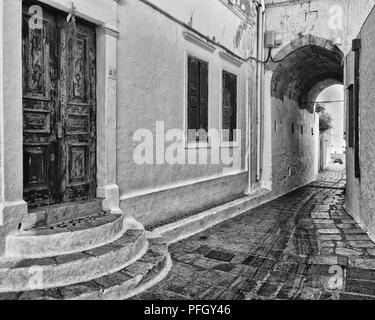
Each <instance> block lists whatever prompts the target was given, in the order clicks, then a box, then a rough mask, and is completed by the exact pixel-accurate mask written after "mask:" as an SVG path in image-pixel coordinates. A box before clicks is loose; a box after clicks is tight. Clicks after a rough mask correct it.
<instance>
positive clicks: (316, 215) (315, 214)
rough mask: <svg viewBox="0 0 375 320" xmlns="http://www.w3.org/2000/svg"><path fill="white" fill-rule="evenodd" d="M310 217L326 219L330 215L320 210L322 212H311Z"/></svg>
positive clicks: (328, 218)
mask: <svg viewBox="0 0 375 320" xmlns="http://www.w3.org/2000/svg"><path fill="white" fill-rule="evenodd" d="M311 217H312V218H313V219H327V220H330V219H331V217H330V216H329V213H327V212H324V211H322V212H313V213H312V214H311Z"/></svg>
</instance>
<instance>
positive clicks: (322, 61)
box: [270, 35, 343, 194]
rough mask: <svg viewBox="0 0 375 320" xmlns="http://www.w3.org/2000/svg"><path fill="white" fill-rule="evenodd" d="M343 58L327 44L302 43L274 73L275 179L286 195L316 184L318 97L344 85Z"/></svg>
mask: <svg viewBox="0 0 375 320" xmlns="http://www.w3.org/2000/svg"><path fill="white" fill-rule="evenodd" d="M342 58H343V54H342V52H341V50H340V49H339V48H338V47H337V46H334V45H333V44H332V43H331V42H330V41H329V40H326V39H322V38H317V37H314V36H311V35H309V36H305V37H301V38H299V39H297V40H295V41H293V42H292V43H290V44H289V45H287V46H286V47H284V48H283V49H282V50H280V51H279V52H278V54H277V55H276V56H275V57H274V58H273V62H272V63H271V65H270V69H271V70H272V71H273V75H272V80H271V84H270V86H271V88H270V90H271V92H270V93H271V112H272V124H273V128H272V132H273V134H272V177H273V185H274V190H275V192H277V193H279V194H282V193H285V192H288V191H290V190H291V189H294V188H296V187H299V186H301V185H304V184H306V183H308V182H311V181H313V180H315V178H316V174H317V173H318V172H317V171H318V162H319V117H318V115H317V114H315V112H314V105H315V101H316V99H317V97H318V95H319V94H320V93H321V92H322V91H323V90H324V89H325V88H327V87H329V86H332V85H334V84H342V83H343V67H342Z"/></svg>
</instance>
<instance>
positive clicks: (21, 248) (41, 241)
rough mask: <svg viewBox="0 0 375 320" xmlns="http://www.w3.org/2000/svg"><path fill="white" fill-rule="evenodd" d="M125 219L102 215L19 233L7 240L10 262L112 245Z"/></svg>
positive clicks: (125, 223) (119, 216) (120, 216)
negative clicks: (12, 259)
mask: <svg viewBox="0 0 375 320" xmlns="http://www.w3.org/2000/svg"><path fill="white" fill-rule="evenodd" d="M126 227H127V221H125V218H124V216H123V215H114V214H109V213H101V214H97V215H94V216H90V217H82V218H77V219H74V220H69V221H65V222H59V223H58V224H54V225H50V226H46V227H43V228H38V229H33V230H30V231H23V232H18V233H16V234H14V235H10V236H8V237H7V239H6V251H5V256H6V257H7V258H14V259H17V258H29V259H32V258H44V257H54V256H58V255H66V254H70V253H77V252H81V251H84V250H89V249H92V248H96V247H98V246H102V245H105V244H107V243H111V242H112V241H114V240H116V239H118V238H119V237H121V235H122V234H123V233H124V231H125V230H126V229H125V228H126Z"/></svg>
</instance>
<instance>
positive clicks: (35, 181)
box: [23, 1, 96, 206]
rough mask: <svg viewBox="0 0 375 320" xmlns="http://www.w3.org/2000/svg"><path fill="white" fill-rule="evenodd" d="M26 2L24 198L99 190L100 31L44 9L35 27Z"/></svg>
mask: <svg viewBox="0 0 375 320" xmlns="http://www.w3.org/2000/svg"><path fill="white" fill-rule="evenodd" d="M28 3H29V2H27V1H24V4H23V7H24V10H23V11H24V22H23V95H24V97H23V130H24V198H25V201H27V202H28V203H29V205H31V206H40V205H49V204H56V203H62V202H72V201H76V200H85V199H88V198H93V197H95V194H96V92H95V88H96V74H95V58H96V57H95V29H94V28H93V27H91V26H89V25H86V24H85V23H83V22H82V21H78V20H77V22H76V21H75V19H71V20H70V22H69V23H68V22H67V21H66V16H65V14H59V13H57V12H52V11H51V12H50V11H48V10H47V9H45V8H43V21H44V22H43V28H42V29H37V28H34V29H32V28H30V26H29V23H28V22H29V19H30V15H29V14H28V9H29V6H30V5H31V4H35V3H34V2H31V4H30V3H29V4H28Z"/></svg>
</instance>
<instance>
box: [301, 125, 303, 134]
mask: <svg viewBox="0 0 375 320" xmlns="http://www.w3.org/2000/svg"><path fill="white" fill-rule="evenodd" d="M301 134H303V125H301Z"/></svg>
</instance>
